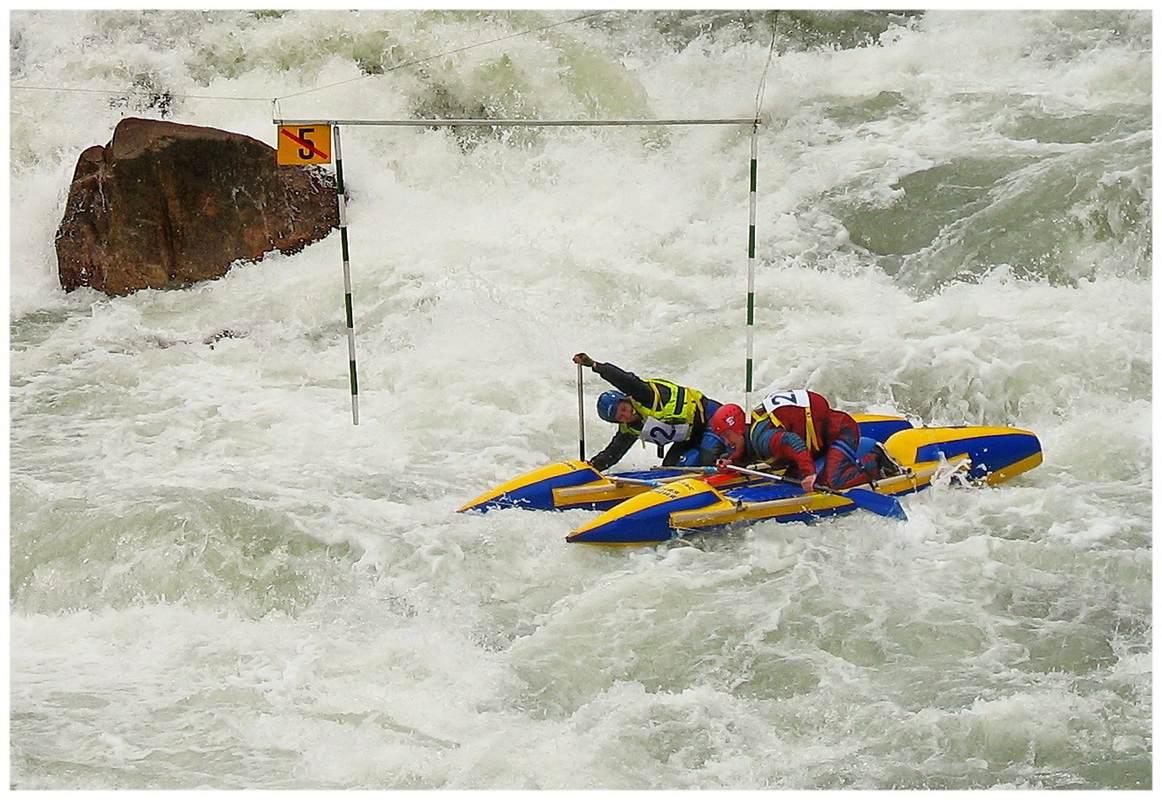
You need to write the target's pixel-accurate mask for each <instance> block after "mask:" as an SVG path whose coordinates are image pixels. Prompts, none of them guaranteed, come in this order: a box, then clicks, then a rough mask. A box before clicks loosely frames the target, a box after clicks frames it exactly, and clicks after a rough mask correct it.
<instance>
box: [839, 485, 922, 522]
mask: <svg viewBox="0 0 1162 800" xmlns="http://www.w3.org/2000/svg"><path fill="white" fill-rule="evenodd" d="M842 494H843V496H844V497H846V498H847V499H848V500H850V501H851V502H853V503H855V504H856V505H857V506H859V507H860V508H862V509H863V510H865V511H870V512H872V513H873V514H879V515H880V516H881V517H890V518H892V519H898V520H902V521H904V522H907V521H908V515H907V514H906V513H904V507H903V506H902V505H900V501H899V500H897V499H896V498H894V497H892V496H891V495H887V494H879V493H877V492H873V491H871V490H870V489H847V490H846V491H844V492H842Z"/></svg>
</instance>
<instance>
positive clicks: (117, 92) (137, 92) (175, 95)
mask: <svg viewBox="0 0 1162 800" xmlns="http://www.w3.org/2000/svg"><path fill="white" fill-rule="evenodd" d="M612 11H613V9H610V10H606V11H593V12H590V13H588V14H581V15H580V16H577V17H572V18H570V19H566V20H562V21H560V22H554V23H550V24H548V25H542V26H540V27H537V28H527V29H525V30H521V31H517V32H516V33H510V34H508V35H506V36H500V37H497V38H495V39H489V40H488V41H484V42H476V43H474V44H469V45H464V46H463V47H457V48H455V49H452V50H446V51H444V52H440V53H436V54H435V55H430V56H425V57H423V58H417V59H412V60H410V61H404V62H401V63H399V64H393V65H392V66H390V67H387V68H385V69H384V70H383V71H382V72H377V73H372V74H368V75H359V76H357V77H354V78H348V79H346V80H342V81H337V82H335V83H331V84H327V85H326V86H315V87H313V88H311V89H304V90H303V91H301V92H295V93H293V94H287V95H282V96H281V97H239V96H237V95H232V96H227V95H212V94H186V93H181V92H171V91H168V90H166V91H149V90H145V89H81V88H76V87H70V86H29V85H24V86H21V85H16V84H11V85H9V87H8V88H9V89H11V90H13V91H38V92H69V93H76V94H103V95H110V96H116V97H124V96H127V95H129V96H140V97H167V98H172V99H181V100H237V101H244V102H267V103H272V104H275V105H277V103H278V101H279V100H285V99H288V98H291V97H299V96H301V95H304V94H310V93H311V92H319V91H322V90H324V89H332V88H334V87H336V86H343V85H345V84H348V83H353V82H355V81H361V80H366V79H367V78H373V77H376V76H377V75H381V74H384V73H387V72H391V71H393V70H397V69H403V68H404V67H411V66H415V65H416V64H422V63H424V62H427V61H433V60H435V59H438V58H445V57H447V56H451V55H455V54H457V53H463V52H465V51H468V50H472V49H475V48H477V47H486V46H487V45H490V44H496V43H498V42H504V41H508V40H509V39H516V38H518V37H520V36H528V35H529V34H534V33H540V32H541V31H546V30H549V29H551V28H559V27H561V26H563V25H570V24H572V23H574V22H582V21H584V20H587V19H592V18H594V17H599V16H602V15H604V14H609V13H612Z"/></svg>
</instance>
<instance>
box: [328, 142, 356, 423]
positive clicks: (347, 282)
mask: <svg viewBox="0 0 1162 800" xmlns="http://www.w3.org/2000/svg"><path fill="white" fill-rule="evenodd" d="M334 131H335V142H334V147H335V182H336V189H337V191H338V199H339V238H340V241H341V242H342V243H343V298H344V304H345V306H346V309H347V358H348V361H349V363H350V373H351V424H353V425H358V424H359V377H358V373H357V372H356V370H355V312H354V310H353V306H352V302H351V254H350V249H349V248H348V245H347V192H346V189H345V188H344V187H343V149H342V147H341V146H340V144H339V126H338V125H336V126H335V127H334Z"/></svg>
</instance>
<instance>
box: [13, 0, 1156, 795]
mask: <svg viewBox="0 0 1162 800" xmlns="http://www.w3.org/2000/svg"><path fill="white" fill-rule="evenodd" d="M581 14H582V12H576V13H570V12H563V11H560V12H490V13H486V12H469V11H461V12H441V11H411V12H404V11H363V12H341V11H335V12H305V11H288V12H253V13H251V12H234V11H202V12H192V11H166V12H161V11H153V12H150V11H85V12H82V11H16V12H12V13H11V15H10V24H11V40H10V41H11V45H10V54H11V63H10V73H9V74H10V82H11V87H12V88H11V91H10V100H11V114H10V219H9V223H10V240H11V245H10V261H11V265H10V273H9V288H10V299H9V302H10V332H9V335H10V382H11V401H10V436H9V451H10V456H9V457H10V469H11V477H10V486H9V490H10V520H9V521H10V544H9V569H10V586H11V589H10V598H11V599H10V636H9V641H10V648H11V655H10V741H11V743H10V765H9V766H10V784H11V785H12V786H13V787H15V788H21V789H37V788H39V789H78V788H87V789H191V788H214V789H225V788H245V789H350V788H361V789H432V788H438V789H587V788H594V789H686V788H698V789H854V788H860V789H909V788H910V789H920V788H930V789H1006V788H1009V789H1011V788H1020V789H1042V788H1043V789H1058V788H1083V789H1131V788H1133V789H1143V788H1148V787H1150V785H1151V782H1152V767H1151V754H1152V728H1151V725H1152V644H1151V639H1152V622H1151V616H1152V598H1151V583H1152V516H1151V514H1152V496H1153V484H1152V469H1153V459H1152V447H1151V435H1152V407H1153V396H1152V383H1153V367H1152V342H1151V330H1152V312H1153V308H1152V301H1151V294H1152V258H1153V254H1152V245H1151V242H1152V232H1151V215H1152V208H1151V197H1152V169H1151V158H1152V129H1151V113H1152V110H1151V72H1150V64H1151V56H1152V31H1151V25H1152V21H1151V15H1150V13H1149V12H1142V11H1120V12H1113V11H1111V12H1097V11H1042V12H1021V13H1017V12H998V11H991V12H960V13H954V12H928V13H926V14H920V15H912V16H894V15H887V14H885V13H882V12H881V13H866V14H862V13H853V14H851V15H847V16H845V15H843V14H836V15H834V16H827V14H825V13H818V12H816V13H815V15H814V16H813V14H812V13H810V12H804V13H798V14H791V13H790V12H784V13H783V14H782V15H781V16H780V17H779V18H778V20H777V27H776V29H775V30H776V32H777V33H778V38H777V39H776V43H777V45H778V46H777V48H776V52H775V56H774V57H773V58H772V59H771V64H770V71H769V73H768V76H767V81H766V86H765V90H764V92H763V102H762V108H761V124H760V126H759V133H758V151H759V156H758V162H759V166H758V198H757V207H758V220H757V234H758V243H757V254H756V255H757V258H756V262H757V270H756V275H755V294H756V313H755V316H756V328H755V331H754V343H755V376H756V378H755V382H756V387H755V388H756V390H762V389H766V388H772V389H774V388H793V387H801V386H807V387H810V388H812V389H815V390H816V391H820V392H822V393H824V394H826V395H827V396H828V397H829V398H831V399H832V402H833V404H834V405H836V406H838V407H840V408H844V409H845V410H849V411H852V412H869V413H894V414H902V415H904V416H907V417H908V418H909V419H912V420H913V421H914V422H916V423H917V424H931V425H959V424H973V425H976V424H989V425H1012V426H1015V427H1020V428H1024V429H1027V430H1031V431H1033V432H1035V433H1036V434H1037V435H1038V437H1039V438H1040V440H1041V443H1042V446H1043V449H1044V454H1045V462H1044V464H1043V465H1042V466H1040V467H1038V468H1037V469H1036V470H1034V471H1032V472H1030V473H1028V474H1027V475H1024V476H1021V477H1020V478H1019V479H1017V480H1014V481H1012V482H1010V483H1007V484H1003V485H1001V486H998V487H994V488H988V489H980V490H972V491H965V490H956V489H952V488H946V489H944V488H935V489H933V490H931V491H929V492H925V493H923V494H921V495H916V496H912V497H909V498H907V499H906V500H905V501H904V503H905V507H906V510H907V512H908V516H909V521H908V522H907V523H904V524H897V523H895V522H892V521H889V520H885V519H882V518H878V517H874V516H872V515H868V514H852V515H848V516H846V517H844V518H841V519H835V520H828V521H826V522H821V523H818V524H813V525H805V524H785V525H780V524H776V523H764V524H759V525H754V526H752V527H749V528H746V529H742V530H735V531H729V532H726V533H723V534H722V535H718V536H707V537H698V538H695V539H692V540H690V541H675V542H671V543H667V544H664V545H661V546H658V547H650V548H632V549H624V550H616V549H615V550H608V549H602V548H592V547H584V546H577V545H568V544H566V543H565V541H564V538H565V535H566V534H567V533H569V532H570V531H571V530H573V529H574V528H576V527H578V526H579V525H580V524H582V523H583V522H584V521H586V520H588V519H590V518H591V516H592V515H591V513H590V512H583V511H573V512H566V513H557V514H548V513H522V512H519V511H515V510H513V511H502V512H498V513H491V514H486V515H458V514H456V513H455V510H456V509H457V508H458V507H459V506H460V505H462V504H463V503H464V502H466V501H467V500H470V499H471V498H472V497H474V496H476V495H478V494H480V493H481V492H483V491H485V490H487V489H489V488H491V487H493V486H494V485H496V484H497V483H499V482H501V481H503V480H507V479H508V478H510V477H513V476H515V475H517V474H519V473H521V472H524V471H527V470H530V469H533V468H535V467H538V466H541V465H543V464H546V463H549V462H552V461H554V460H558V459H562V458H571V457H573V456H574V455H575V453H576V450H577V445H578V443H577V437H578V431H577V405H576V392H577V387H576V371H575V368H574V365H573V364H572V362H571V360H570V359H571V357H572V355H573V354H574V353H576V352H579V351H585V352H587V353H589V354H590V355H592V356H593V357H594V358H596V359H599V360H603V361H610V362H613V363H615V364H618V365H619V366H622V367H624V368H627V369H631V370H634V371H636V372H638V373H639V374H641V375H642V376H643V377H645V376H649V377H654V376H657V377H665V378H668V379H670V380H674V381H677V382H680V383H684V384H687V385H690V386H694V387H697V388H699V389H701V390H702V391H704V392H706V393H707V394H709V395H711V396H712V397H715V398H716V399H719V400H721V401H723V402H731V401H733V402H740V401H742V399H743V393H744V388H745V387H744V376H745V352H746V326H745V322H746V290H747V275H746V267H747V259H746V248H747V223H748V178H749V173H748V170H749V154H750V130H749V129H748V128H747V127H746V126H739V127H730V126H707V127H689V128H665V129H646V128H618V129H580V128H575V129H570V128H561V129H551V130H550V129H536V130H533V129H528V130H512V131H505V132H502V133H496V134H493V133H490V132H481V131H478V132H475V133H467V132H459V133H457V132H454V131H449V130H430V129H410V128H408V129H403V128H391V129H389V128H374V127H358V128H356V127H351V128H345V129H344V130H343V155H344V170H345V177H346V181H347V185H348V189H349V199H348V214H349V236H350V251H351V267H352V276H353V298H354V316H355V325H356V349H357V363H358V370H359V383H360V389H361V392H360V423H359V425H357V426H356V425H353V424H352V421H351V411H350V397H349V383H348V375H347V342H346V338H345V319H344V314H343V286H342V271H341V255H340V248H339V241H338V235H337V234H336V235H333V236H331V237H328V238H327V239H326V240H324V241H321V242H319V243H317V244H314V245H312V246H310V247H308V248H307V249H305V250H304V251H302V252H301V253H299V254H297V255H294V256H289V257H288V256H281V255H277V254H276V255H271V256H269V257H267V258H265V259H264V260H263V261H261V262H259V263H253V264H239V265H236V266H235V267H234V268H233V269H232V270H231V272H230V273H229V274H228V275H227V276H226V277H224V278H222V279H221V280H218V281H214V282H211V283H205V284H201V285H198V286H194V287H191V288H189V289H187V290H182V291H174V292H156V291H145V292H139V293H137V294H134V295H131V296H129V297H123V298H107V297H104V296H102V295H99V294H96V293H94V292H91V291H87V290H81V291H77V292H73V293H70V294H65V293H63V292H62V291H61V290H60V288H59V285H58V283H57V281H56V273H55V269H56V263H55V254H54V250H53V235H54V233H55V231H56V227H57V225H58V224H59V222H60V218H61V214H62V212H63V208H64V201H65V197H66V193H67V188H68V182H69V180H70V178H71V175H72V170H73V167H74V166H75V163H76V159H77V156H78V155H79V154H80V152H81V151H82V150H83V149H84V148H86V147H88V146H90V145H93V144H104V143H106V142H107V141H108V139H109V137H110V136H111V134H112V130H113V128H114V127H115V125H116V123H117V121H118V120H119V119H121V118H123V117H125V116H145V117H152V118H167V119H172V120H174V121H177V122H182V123H187V124H196V125H207V126H211V127H219V128H222V129H225V130H231V131H235V132H238V133H243V134H246V135H250V136H254V137H255V138H258V139H260V140H262V141H265V142H267V143H269V144H272V145H273V144H274V141H275V129H274V126H273V124H272V111H273V110H277V111H278V112H280V113H281V115H282V116H283V117H284V118H288V119H291V118H309V117H315V116H319V117H323V118H328V119H331V118H335V119H343V118H361V119H367V118H373V117H384V118H413V117H415V116H417V115H423V114H426V115H428V116H434V115H448V116H471V115H473V114H479V113H487V114H490V115H492V116H494V117H521V116H524V117H540V118H673V117H683V118H689V117H713V118H721V117H746V116H748V115H750V114H753V113H754V103H755V98H756V94H757V91H758V83H759V79H760V76H761V75H762V71H763V68H764V65H765V64H766V62H767V58H768V54H769V46H770V33H771V26H772V24H776V19H775V17H774V15H773V14H771V13H764V12H753V13H749V12H748V13H735V14H733V15H731V14H728V13H726V12H721V13H720V12H711V11H704V12H698V13H682V12H624V11H622V12H607V13H604V14H601V15H597V16H593V17H589V18H586V19H584V20H579V21H575V22H569V23H568V24H561V25H557V24H556V23H564V22H566V20H569V19H571V18H574V17H577V16H580V15H581ZM549 25H555V27H551V28H550V27H547V26H549ZM533 29H538V30H537V32H534V33H522V32H527V31H530V30H533ZM513 34H519V35H515V36H514V35H513ZM506 37H511V38H506ZM494 40H495V41H494ZM482 42H492V43H491V44H487V45H483V46H472V47H470V48H469V46H470V45H478V44H480V43H482ZM856 44H858V46H854V45H856ZM463 48H469V49H463ZM437 56H438V57H437ZM433 57H434V58H433ZM421 59H423V60H422V62H421V61H420V60H421ZM412 61H415V62H417V63H415V64H414V65H413V66H410V67H401V68H398V69H392V68H391V67H393V65H396V64H403V63H407V62H412ZM276 99H277V101H278V102H277V108H276V107H275V106H274V105H272V101H273V100H276ZM226 328H229V329H230V330H233V331H237V332H238V333H239V335H238V336H237V337H235V338H225V339H220V340H218V341H216V342H214V343H213V346H211V345H210V344H206V343H204V340H205V339H206V337H207V336H208V335H210V334H212V333H214V332H215V331H220V330H222V329H226ZM603 388H604V386H602V385H601V384H600V383H599V380H598V379H597V378H596V377H595V376H590V375H588V374H587V375H586V385H585V387H584V391H585V393H586V397H587V402H588V403H589V406H588V409H587V414H586V424H587V439H588V442H589V448H590V451H591V452H596V449H598V448H599V447H600V446H602V445H603V444H604V442H605V441H606V440H607V439H608V437H609V436H610V435H611V433H612V431H611V429H610V428H609V426H606V425H604V424H603V423H601V422H600V421H599V420H597V418H596V415H595V413H594V412H593V408H592V402H593V400H594V399H595V398H596V396H597V394H598V393H599V392H600V391H601V390H602V389H603ZM653 461H654V459H653V458H652V453H651V451H647V450H645V449H642V448H635V449H634V450H632V451H631V453H630V455H629V456H627V458H626V459H625V460H624V461H623V462H622V464H621V465H619V466H624V467H636V466H648V465H650V464H652V463H653Z"/></svg>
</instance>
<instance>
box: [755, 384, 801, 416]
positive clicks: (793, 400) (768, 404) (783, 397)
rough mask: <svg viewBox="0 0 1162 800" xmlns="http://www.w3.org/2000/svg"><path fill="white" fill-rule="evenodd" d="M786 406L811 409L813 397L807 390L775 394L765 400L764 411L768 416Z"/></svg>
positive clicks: (793, 390)
mask: <svg viewBox="0 0 1162 800" xmlns="http://www.w3.org/2000/svg"><path fill="white" fill-rule="evenodd" d="M786 406H796V407H797V408H810V407H811V396H810V395H808V394H807V390H806V389H792V390H790V391H786V392H775V393H774V394H772V395H769V396H768V397H767V398H766V399H765V400H763V411H766V412H767V414H774V413H775V411H776V410H777V409H780V408H785V407H786Z"/></svg>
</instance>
